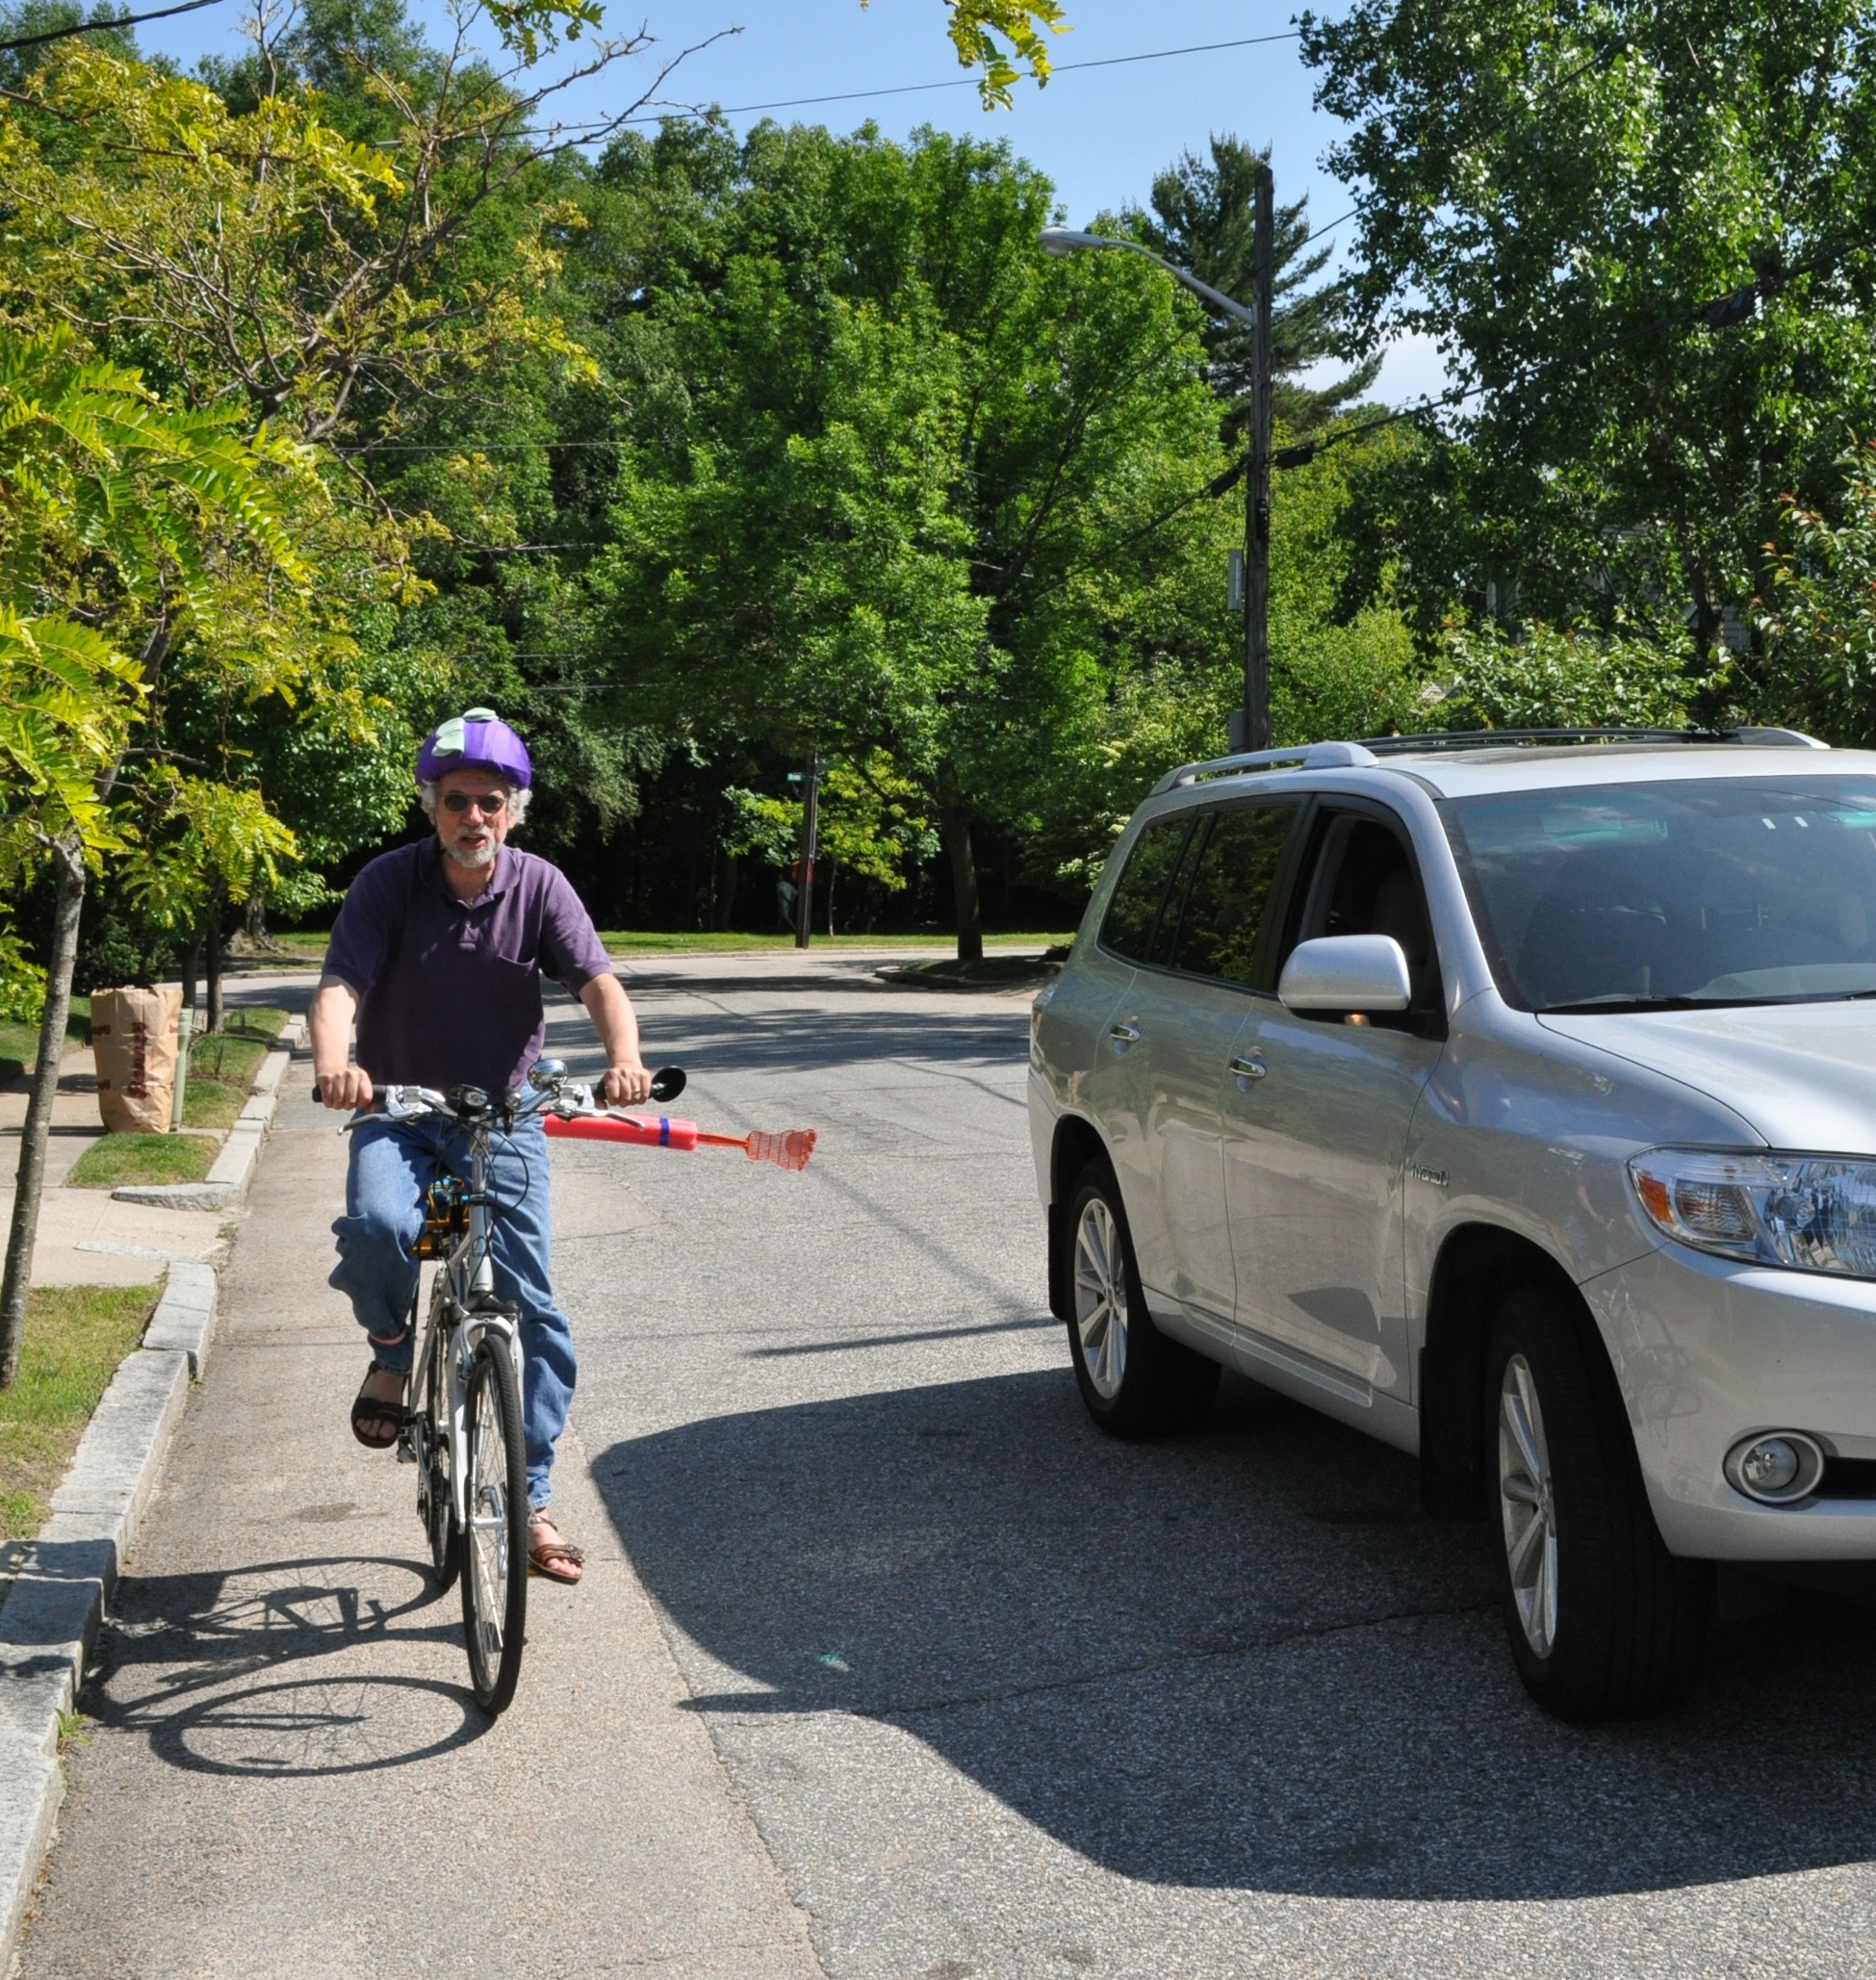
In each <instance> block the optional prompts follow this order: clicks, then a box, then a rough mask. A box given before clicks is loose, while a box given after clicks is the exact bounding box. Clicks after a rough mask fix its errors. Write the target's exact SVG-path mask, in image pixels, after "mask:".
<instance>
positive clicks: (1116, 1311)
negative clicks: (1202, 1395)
mask: <svg viewBox="0 0 1876 1980" xmlns="http://www.w3.org/2000/svg"><path fill="white" fill-rule="evenodd" d="M1075 1333H1076V1336H1077V1338H1078V1339H1079V1340H1080V1342H1081V1359H1082V1366H1083V1367H1084V1368H1086V1369H1087V1371H1088V1378H1089V1380H1090V1381H1091V1382H1092V1383H1093V1385H1094V1392H1095V1394H1096V1395H1098V1396H1099V1397H1100V1398H1101V1400H1102V1401H1104V1402H1108V1401H1113V1400H1114V1398H1115V1397H1116V1396H1117V1395H1118V1394H1119V1392H1120V1384H1121V1382H1122V1381H1124V1380H1125V1379H1126V1374H1127V1282H1126V1270H1125V1268H1124V1266H1123V1265H1122V1264H1121V1260H1120V1231H1119V1226H1118V1224H1117V1223H1116V1222H1115V1221H1114V1212H1113V1211H1112V1210H1110V1209H1109V1208H1108V1206H1107V1205H1106V1203H1104V1202H1103V1201H1102V1200H1101V1198H1100V1197H1099V1196H1091V1197H1090V1198H1089V1200H1088V1202H1087V1203H1086V1204H1085V1205H1084V1206H1083V1208H1082V1213H1081V1222H1080V1224H1079V1225H1078V1226H1077V1228H1076V1231H1075Z"/></svg>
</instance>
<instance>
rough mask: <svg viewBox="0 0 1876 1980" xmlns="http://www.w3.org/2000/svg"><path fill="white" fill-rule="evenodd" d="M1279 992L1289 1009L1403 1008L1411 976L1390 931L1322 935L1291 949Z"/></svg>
mask: <svg viewBox="0 0 1876 1980" xmlns="http://www.w3.org/2000/svg"><path fill="white" fill-rule="evenodd" d="M1276 993H1277V996H1278V998H1279V999H1280V1000H1281V1001H1282V1003H1283V1005H1284V1007H1285V1008H1286V1009H1287V1010H1291V1011H1404V1010H1406V1009H1407V1007H1408V1006H1409V1005H1410V1004H1411V1003H1412V1002H1413V979H1412V978H1411V977H1410V976H1409V975H1408V973H1407V958H1406V953H1405V951H1404V950H1403V949H1402V948H1401V944H1400V943H1399V942H1398V941H1396V940H1395V939H1394V938H1393V937H1392V936H1391V935H1324V936H1319V937H1318V938H1317V939H1315V940H1314V941H1306V942H1298V944H1297V946H1296V947H1295V948H1294V949H1292V950H1291V951H1290V960H1289V961H1288V962H1287V963H1286V964H1284V965H1283V975H1282V976H1281V978H1280V979H1279V980H1278V982H1277V986H1276Z"/></svg>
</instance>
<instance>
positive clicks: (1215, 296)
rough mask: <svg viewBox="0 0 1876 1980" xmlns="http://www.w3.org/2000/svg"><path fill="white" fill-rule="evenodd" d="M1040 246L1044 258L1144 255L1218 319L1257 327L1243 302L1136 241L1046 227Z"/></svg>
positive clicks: (1063, 228)
mask: <svg viewBox="0 0 1876 1980" xmlns="http://www.w3.org/2000/svg"><path fill="white" fill-rule="evenodd" d="M1040 238H1041V247H1042V250H1043V252H1044V253H1046V254H1056V255H1064V254H1072V253H1073V252H1074V251H1075V249H1076V248H1078V247H1124V248H1126V249H1127V250H1128V252H1129V253H1132V254H1144V256H1145V257H1146V259H1147V260H1148V261H1150V262H1156V263H1157V264H1158V265H1159V266H1160V267H1161V268H1163V269H1164V270H1166V271H1167V273H1168V274H1169V275H1170V276H1171V277H1172V279H1173V280H1174V281H1175V282H1177V283H1178V284H1179V285H1180V287H1181V288H1184V289H1190V290H1191V291H1192V293H1193V294H1194V295H1195V296H1197V297H1198V298H1199V300H1200V301H1201V302H1204V303H1206V304H1208V305H1209V306H1210V307H1211V308H1212V309H1214V310H1215V311H1217V313H1218V314H1219V315H1220V316H1222V317H1229V318H1230V319H1231V320H1232V321H1234V322H1239V323H1244V324H1246V326H1247V327H1249V328H1251V329H1255V328H1256V327H1257V312H1256V311H1255V310H1254V309H1246V307H1245V305H1244V304H1243V303H1242V302H1236V301H1234V300H1233V299H1232V298H1231V297H1230V296H1226V295H1224V294H1223V293H1222V292H1221V291H1220V290H1217V289H1214V288H1213V287H1212V285H1211V284H1210V283H1209V282H1201V281H1200V280H1199V279H1198V277H1197V276H1196V275H1195V274H1192V273H1190V272H1189V271H1188V270H1185V269H1182V268H1180V267H1179V266H1178V265H1177V264H1176V263H1174V262H1169V261H1168V260H1167V258H1166V257H1165V256H1164V255H1163V254H1155V253H1154V252H1153V250H1152V249H1151V248H1150V247H1147V246H1144V245H1143V244H1141V243H1140V242H1138V241H1120V240H1117V239H1115V238H1114V236H1112V235H1110V234H1083V233H1079V232H1077V231H1076V230H1075V229H1074V228H1072V227H1045V228H1043V230H1042V233H1041V237H1040Z"/></svg>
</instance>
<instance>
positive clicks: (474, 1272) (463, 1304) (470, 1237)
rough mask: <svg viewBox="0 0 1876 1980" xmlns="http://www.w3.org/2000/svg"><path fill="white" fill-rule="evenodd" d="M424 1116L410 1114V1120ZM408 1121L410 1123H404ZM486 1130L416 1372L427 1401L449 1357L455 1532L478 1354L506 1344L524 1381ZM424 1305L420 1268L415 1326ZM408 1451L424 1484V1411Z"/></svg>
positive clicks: (457, 1187)
mask: <svg viewBox="0 0 1876 1980" xmlns="http://www.w3.org/2000/svg"><path fill="white" fill-rule="evenodd" d="M398 1111H399V1110H398V1109H397V1108H396V1106H395V1105H387V1108H386V1112H387V1113H389V1114H390V1115H391V1116H392V1118H393V1119H397V1118H398ZM419 1111H429V1110H427V1109H424V1110H419V1109H415V1108H412V1109H410V1110H408V1113H409V1114H415V1113H417V1112H419ZM406 1118H407V1117H406ZM488 1138H489V1130H488V1128H487V1126H485V1125H484V1126H478V1127H477V1128H475V1131H474V1133H473V1135H472V1137H471V1140H470V1144H469V1183H468V1187H467V1188H464V1186H463V1185H462V1183H461V1182H460V1181H458V1180H456V1179H455V1178H453V1177H452V1178H450V1183H451V1188H452V1191H453V1199H454V1201H456V1202H458V1203H460V1204H461V1205H462V1206H463V1207H464V1208H465V1209H466V1210H467V1212H468V1227H467V1229H465V1231H464V1232H463V1235H462V1236H461V1238H459V1239H458V1240H457V1242H456V1244H455V1246H454V1247H453V1248H452V1249H451V1250H450V1253H449V1254H448V1256H447V1257H444V1258H441V1259H439V1260H438V1261H437V1269H436V1275H435V1277H434V1278H433V1279H432V1280H431V1286H430V1308H429V1313H428V1315H427V1316H426V1318H425V1319H424V1323H423V1326H424V1338H423V1346H422V1348H421V1349H420V1350H419V1352H418V1354H417V1357H416V1359H415V1361H414V1362H413V1364H412V1368H411V1377H410V1383H411V1386H410V1392H409V1393H410V1395H411V1396H412V1397H413V1398H418V1397H422V1396H424V1394H425V1393H426V1385H427V1383H428V1380H429V1374H430V1363H431V1360H432V1358H433V1357H434V1356H435V1355H438V1354H441V1353H445V1352H447V1353H448V1354H449V1357H450V1360H449V1367H448V1371H447V1381H446V1390H445V1392H446V1396H447V1399H448V1407H447V1409H446V1411H445V1415H444V1435H445V1438H446V1441H447V1445H448V1449H449V1453H450V1501H451V1512H452V1514H453V1516H454V1520H455V1526H456V1530H457V1531H458V1532H460V1533H467V1532H468V1530H469V1505H468V1499H467V1492H468V1472H469V1465H468V1461H467V1449H466V1445H467V1430H466V1427H465V1421H464V1418H465V1408H466V1403H467V1400H468V1393H469V1370H470V1364H471V1363H472V1361H473V1360H474V1359H475V1350H476V1349H477V1348H478V1347H479V1346H480V1345H481V1344H482V1342H483V1340H484V1339H486V1338H487V1337H488V1336H489V1335H491V1334H496V1335H499V1336H501V1339H502V1340H503V1341H505V1343H506V1344H507V1348H508V1351H509V1353H510V1354H511V1355H512V1356H513V1357H514V1363H515V1373H516V1376H518V1377H519V1376H520V1375H521V1373H522V1349H521V1335H520V1332H519V1330H518V1329H517V1327H516V1326H515V1324H514V1322H513V1321H512V1320H510V1319H509V1317H508V1316H507V1315H506V1314H505V1313H503V1312H501V1310H500V1309H499V1308H498V1307H497V1305H496V1303H495V1256H494V1238H495V1219H494V1216H493V1214H492V1213H493V1211H494V1207H495V1204H494V1198H493V1196H491V1194H490V1191H489V1176H488V1169H489V1161H488ZM439 1289H440V1290H441V1292H442V1295H443V1299H444V1301H445V1302H446V1306H447V1308H449V1309H453V1311H454V1313H455V1314H456V1316H457V1318H456V1319H455V1320H454V1322H453V1323H451V1324H444V1325H440V1324H438V1321H437V1317H436V1316H437V1304H438V1302H437V1294H438V1291H439ZM422 1301H423V1278H422V1268H421V1267H420V1268H419V1278H418V1285H417V1290H416V1292H415V1293H414V1294H413V1296H412V1300H411V1319H412V1323H413V1324H415V1323H416V1319H417V1312H418V1309H419V1307H420V1306H421V1304H422ZM407 1422H408V1445H409V1451H410V1457H411V1460H412V1461H413V1462H415V1463H416V1464H417V1465H418V1466H419V1467H420V1468H421V1470H422V1472H423V1475H424V1477H426V1478H427V1477H429V1476H430V1473H431V1466H430V1453H429V1452H428V1451H427V1450H426V1449H425V1448H424V1412H423V1410H422V1409H421V1408H417V1409H411V1410H408V1411H407Z"/></svg>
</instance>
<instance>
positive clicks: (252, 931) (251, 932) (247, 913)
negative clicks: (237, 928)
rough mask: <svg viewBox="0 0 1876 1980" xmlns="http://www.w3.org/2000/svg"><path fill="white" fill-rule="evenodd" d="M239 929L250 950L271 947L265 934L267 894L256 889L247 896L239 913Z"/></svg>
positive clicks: (266, 933)
mask: <svg viewBox="0 0 1876 1980" xmlns="http://www.w3.org/2000/svg"><path fill="white" fill-rule="evenodd" d="M241 928H242V933H243V934H244V936H245V937H246V938H247V945H248V947H249V948H250V949H252V950H255V951H261V950H265V949H270V948H271V947H272V946H273V944H272V941H271V940H270V938H269V936H268V932H267V894H266V893H265V892H264V891H263V889H262V888H260V887H256V888H255V889H254V891H253V892H252V893H251V894H249V895H248V896H247V902H246V905H245V906H244V908H243V909H242V911H241Z"/></svg>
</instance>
